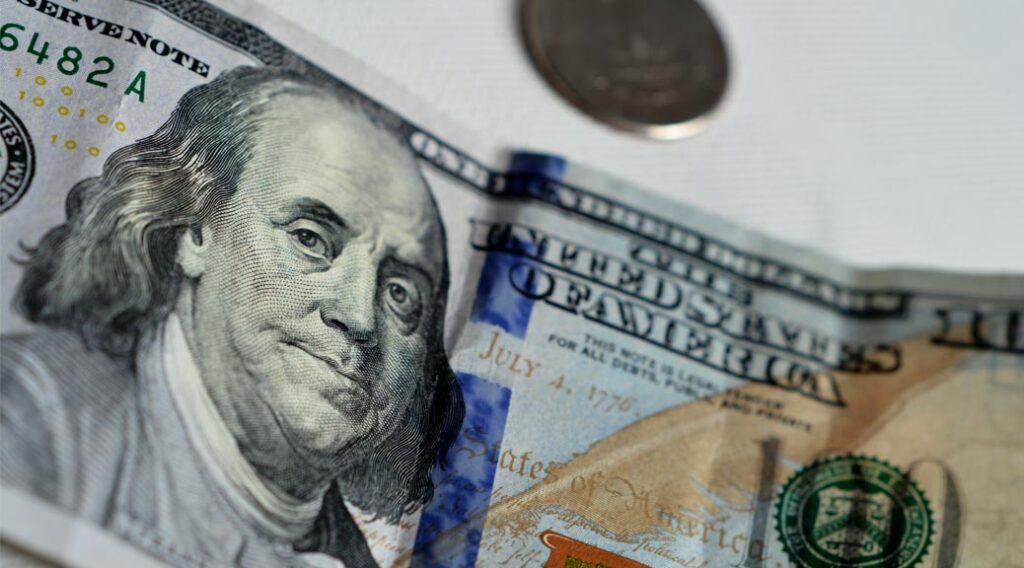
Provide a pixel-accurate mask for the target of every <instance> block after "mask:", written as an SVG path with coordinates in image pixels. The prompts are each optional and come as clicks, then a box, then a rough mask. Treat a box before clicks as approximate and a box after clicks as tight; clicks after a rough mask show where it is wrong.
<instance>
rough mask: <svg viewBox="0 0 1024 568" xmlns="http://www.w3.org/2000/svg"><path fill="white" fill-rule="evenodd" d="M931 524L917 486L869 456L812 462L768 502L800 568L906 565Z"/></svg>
mask: <svg viewBox="0 0 1024 568" xmlns="http://www.w3.org/2000/svg"><path fill="white" fill-rule="evenodd" d="M932 525H933V522H932V512H931V509H930V508H929V506H928V499H927V498H925V496H924V493H923V492H922V491H921V490H920V489H919V488H918V487H917V484H915V483H914V481H913V480H912V479H910V477H909V476H907V475H906V474H904V473H903V472H902V471H900V470H899V469H898V468H896V467H895V466H893V465H891V464H889V463H888V462H885V461H883V460H880V459H878V458H875V457H871V456H858V455H846V456H836V457H831V458H827V459H822V460H817V461H815V462H814V463H812V464H810V465H809V466H807V467H804V468H802V469H800V470H799V471H797V472H796V473H795V474H793V476H792V477H790V478H789V480H788V481H787V482H786V485H785V486H784V487H783V488H782V491H781V493H780V494H779V497H778V502H777V503H776V506H775V529H776V531H778V537H779V540H780V541H781V542H782V546H783V548H784V549H785V550H786V554H787V555H788V556H789V558H790V560H792V561H793V562H794V563H796V564H797V565H798V566H802V567H807V568H828V567H832V566H856V567H857V568H911V567H913V566H915V565H916V564H917V563H919V562H920V561H921V560H922V559H923V558H924V556H925V554H927V552H928V548H929V547H930V546H931V543H932V531H933V526H932Z"/></svg>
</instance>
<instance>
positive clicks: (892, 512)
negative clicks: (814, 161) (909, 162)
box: [0, 0, 1024, 568]
mask: <svg viewBox="0 0 1024 568" xmlns="http://www.w3.org/2000/svg"><path fill="white" fill-rule="evenodd" d="M0 5H2V6H3V10H2V12H0V76H2V77H3V80H2V81H0V138H2V140H3V146H2V151H3V153H2V162H0V164H2V172H0V215H2V217H0V248H2V251H0V252H2V255H0V257H2V258H0V263H2V264H0V291H2V298H0V317H2V320H0V325H2V334H0V377H2V381H0V382H2V393H0V394H2V396H0V417H2V426H0V428H2V429H0V481H2V494H0V499H2V503H0V530H2V537H3V539H4V541H5V542H8V543H9V546H8V547H6V548H5V550H4V559H5V561H9V562H27V560H23V559H24V558H27V557H26V556H25V555H24V551H28V552H31V553H34V554H37V555H40V556H41V557H44V558H47V559H49V560H51V561H54V562H58V563H62V564H67V565H74V566H148V565H171V566H180V567H192V566H348V567H359V566H473V565H480V566H547V567H559V568H562V567H566V568H570V567H573V568H575V567H584V566H586V567H596V566H607V567H611V566H623V567H636V566H685V567H691V566H747V567H762V566H763V567H775V566H860V567H874V566H879V567H881V566H886V567H889V566H900V567H903V566H907V567H909V566H939V567H948V566H1014V565H1021V563H1022V557H1024V548H1022V546H1024V545H1022V543H1021V541H1020V539H1019V537H1018V535H1019V532H1020V527H1021V526H1024V518H1022V513H1021V511H1022V510H1024V490H1022V489H1021V487H1022V483H1021V472H1022V471H1024V439H1022V437H1021V432H1022V430H1024V317H1022V313H1024V276H1022V275H962V274H945V273H935V272H925V271H918V270H882V271H879V270H871V271H868V270H858V269H855V268H852V267H849V266H845V265H843V264H841V263H838V262H835V261H833V260H830V259H829V258H827V257H825V256H823V255H822V254H819V253H817V252H814V251H811V250H808V249H803V248H800V247H795V246H791V245H788V244H785V243H781V242H778V241H776V240H773V239H770V238H767V237H765V236H764V235H760V234H757V233H755V232H751V231H747V230H744V229H743V228H741V227H737V226H735V225H734V224H731V223H729V222H728V221H726V220H723V219H719V218H716V217H713V216H710V215H707V214H704V213H701V212H700V211H697V210H695V209H693V208H690V207H687V206H685V205H682V204H679V203H675V202H672V201H668V200H665V199H663V198H659V197H656V196H653V195H650V194H647V193H645V192H643V191H642V190H640V189H638V188H635V187H633V186H631V185H630V184H628V183H626V182H623V181H620V180H617V179H615V178H613V177H611V176H608V175H605V174H601V173H598V172H596V171H594V170H590V169H587V168H585V167H582V166H579V165H577V164H570V163H567V162H566V161H565V160H564V159H562V158H561V157H559V156H556V155H549V154H535V153H528V152H510V151H508V150H507V149H506V148H504V147H503V146H501V145H498V144H489V143H487V142H485V141H481V140H479V139H478V138H476V137H474V136H473V135H470V134H468V133H466V132H465V131H463V130H461V129H460V128H458V127H457V126H455V125H452V124H450V123H449V122H448V121H446V120H445V119H444V118H443V117H438V116H436V114H434V113H432V112H430V110H429V109H426V108H424V107H423V106H422V105H420V104H418V103H417V102H416V101H415V100H413V99H412V98H411V97H409V96H408V95H407V94H405V93H404V92H403V91H402V90H401V89H399V88H396V87H395V86H394V85H392V84H390V83H388V82H387V81H385V80H383V79H381V78H379V77H377V76H376V75H374V74H373V73H372V72H371V71H369V70H367V69H365V68H364V67H363V66H362V65H360V64H359V63H358V62H357V61H354V60H352V59H350V58H348V57H346V56H345V55H343V54H340V53H337V52H335V51H333V50H330V49H328V48H325V47H324V46H323V45H321V44H319V43H318V42H317V41H316V40H315V39H313V38H310V37H309V36H308V35H307V34H305V33H303V32H302V31H301V30H297V29H294V28H292V27H290V26H288V25H287V24H285V23H283V22H281V21H279V19H277V18H275V17H274V16H273V15H272V14H268V13H263V12H261V11H260V10H259V9H256V8H253V7H252V6H248V5H245V6H243V5H239V4H233V3H227V2H221V3H218V4H217V5H210V4H205V3H202V2H199V1H195V0H167V1H164V0H130V1H129V0H124V1H113V0H110V1H104V2H99V1H96V0H80V1H78V2H71V1H68V0H60V1H50V0H18V1H16V2H15V1H10V0H6V1H4V2H3V3H2V4H0Z"/></svg>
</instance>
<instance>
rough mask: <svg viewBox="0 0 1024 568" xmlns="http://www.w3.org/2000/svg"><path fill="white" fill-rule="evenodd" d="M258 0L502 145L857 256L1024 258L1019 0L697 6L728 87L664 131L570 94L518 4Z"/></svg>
mask: <svg viewBox="0 0 1024 568" xmlns="http://www.w3.org/2000/svg"><path fill="white" fill-rule="evenodd" d="M260 1H262V2H265V3H266V4H267V5H268V6H269V7H271V8H272V9H273V10H275V11H277V12H278V13H280V14H281V15H283V16H284V17H286V18H288V19H290V20H292V21H293V22H294V23H296V24H298V25H300V26H302V27H304V28H306V29H308V30H310V31H311V32H312V33H314V34H316V35H318V36H319V37H320V38H321V39H323V40H326V41H327V42H329V43H331V44H332V45H334V46H336V47H338V48H339V49H341V50H343V51H345V52H347V53H348V54H350V55H352V56H354V57H356V58H358V59H361V60H363V61H364V62H365V63H366V64H367V65H368V66H369V67H371V68H373V69H374V70H376V71H377V72H379V73H381V74H383V75H385V76H387V77H388V78H390V79H391V80H393V81H395V82H396V83H398V84H399V85H401V86H402V87H404V88H405V89H406V90H407V91H409V92H411V93H413V94H414V95H416V96H418V97H419V98H420V99H422V100H423V101H424V102H425V103H426V104H427V106H429V107H431V108H433V109H435V110H437V111H439V112H441V113H443V114H445V115H447V116H448V117H450V118H451V119H452V120H454V121H456V122H457V123H459V124H461V125H462V126H464V127H466V128H469V129H470V130H473V131H476V133H477V134H479V135H480V136H486V137H488V138H489V139H491V140H493V141H496V142H500V143H502V144H505V145H507V146H509V147H510V148H528V149H534V150H542V151H550V152H554V153H558V154H561V155H563V156H565V157H567V158H569V159H570V160H573V161H576V162H580V163H583V164H587V165H589V166H592V167H597V168H599V169H602V170H604V171H607V172H610V173H613V174H615V175H616V176H619V177H622V178H625V179H628V180H631V181H634V182H637V183H639V184H640V185H642V186H645V187H647V188H649V189H651V190H653V191H656V192H660V193H664V194H667V195H671V196H673V197H675V198H678V199H681V200H684V201H687V202H689V203H691V204H694V205H697V206H699V207H702V208H704V209H707V210H710V211H713V212H715V213H718V214H720V215H724V216H727V217H730V218H732V219H734V220H737V221H740V222H742V223H744V224H746V225H749V226H753V227H756V228H758V229H761V230H763V231H766V232H768V233H770V234H772V235H776V236H779V237H782V238H785V239H788V240H791V241H794V242H797V243H801V244H805V245H810V246H813V247H815V248H818V249H820V250H823V251H827V252H829V253H830V254H832V255H835V256H838V257H840V258H842V259H844V260H847V261H850V262H853V263H856V264H859V265H866V266H872V267H882V266H890V265H894V264H901V265H912V266H920V267H936V268H946V269H954V270H982V271H1000V272H1005V271H1012V272H1017V273H1020V272H1024V33H1021V31H1020V22H1021V21H1024V2H1021V1H1017V0H988V1H986V2H984V3H980V4H979V3H972V2H935V1H934V0H929V1H926V0H902V1H901V2H891V1H889V0H858V1H857V2H820V1H816V0H773V1H772V2H750V1H741V0H707V1H706V2H705V6H706V7H707V8H708V9H709V10H710V11H711V13H712V15H713V16H714V17H715V19H716V21H717V23H718V25H719V26H720V28H721V30H722V32H723V34H724V36H725V39H726V43H727V48H728V49H729V51H730V57H731V60H732V61H731V62H732V76H731V84H730V87H729V90H728V93H727V95H726V100H725V101H724V103H723V106H722V107H721V109H720V111H719V112H718V114H717V116H716V118H715V120H713V121H712V123H711V125H710V126H709V128H708V129H707V130H705V131H704V132H702V133H700V134H698V135H696V136H695V137H692V138H689V139H684V140H681V141H676V142H668V143H666V142H655V141H649V140H645V139H642V138H638V137H635V136H633V135H628V134H625V133H621V132H618V131H615V130H612V129H609V128H607V127H605V126H603V125H600V124H598V123H596V122H593V121H592V120H591V119H589V118H588V117H587V116H585V115H583V114H581V113H579V112H577V111H576V110H575V109H574V108H573V107H570V106H569V105H568V104H566V103H564V102H563V100H562V99H561V98H560V97H559V96H558V95H556V94H555V93H554V91H552V90H551V89H550V88H549V87H548V86H547V84H546V83H544V81H543V80H542V79H541V78H540V76H539V75H538V74H537V73H536V71H535V70H534V68H533V66H532V64H531V63H530V61H529V59H528V57H527V55H526V52H525V50H524V48H523V45H522V42H521V40H520V36H519V27H518V17H517V2H516V1H515V0H445V1H444V2H427V1H424V0H388V1H386V2H384V1H379V2H369V1H366V0H289V1H288V2H273V1H271V0H260ZM595 1H597V0H595ZM441 134H443V133H441ZM468 150H470V151H472V149H468Z"/></svg>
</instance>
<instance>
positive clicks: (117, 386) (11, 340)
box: [0, 329, 134, 406]
mask: <svg viewBox="0 0 1024 568" xmlns="http://www.w3.org/2000/svg"><path fill="white" fill-rule="evenodd" d="M0 367H2V369H3V373H2V377H3V381H4V382H7V381H9V380H13V381H17V382H21V383H25V382H30V383H33V384H35V385H38V387H39V388H38V389H34V390H36V392H39V393H40V394H42V393H43V392H44V391H45V390H50V389H52V390H55V391H59V392H60V395H61V398H66V397H74V399H75V400H74V401H73V402H76V403H81V404H89V403H96V404H100V405H104V406H105V405H107V404H109V403H110V402H111V400H110V399H111V398H123V397H124V394H125V392H124V391H125V390H131V389H132V385H133V384H134V375H133V372H132V368H131V364H130V363H129V362H128V361H126V360H123V359H117V358H113V357H111V356H109V355H107V354H106V353H104V352H102V351H100V350H98V349H92V348H90V347H88V346H87V345H86V344H85V343H84V342H83V341H82V339H81V337H80V336H79V335H78V334H75V333H71V332H68V331H63V330H55V329H41V330H39V331H36V332H32V333H24V334H11V335H4V336H2V337H0Z"/></svg>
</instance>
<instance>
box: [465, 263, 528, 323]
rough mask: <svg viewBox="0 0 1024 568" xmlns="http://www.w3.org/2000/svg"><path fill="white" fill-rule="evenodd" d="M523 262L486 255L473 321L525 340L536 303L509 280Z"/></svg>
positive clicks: (474, 303)
mask: <svg viewBox="0 0 1024 568" xmlns="http://www.w3.org/2000/svg"><path fill="white" fill-rule="evenodd" d="M521 262H523V259H521V258H518V257H515V256H512V255H508V254H503V253H490V254H488V255H487V258H486V259H484V267H483V269H482V270H481V271H480V282H479V283H478V284H477V287H476V298H475V299H474V300H473V310H472V311H471V312H470V314H469V319H470V321H477V322H484V323H489V324H491V325H496V326H498V327H500V328H501V329H503V330H505V332H506V333H508V334H510V335H512V336H514V337H518V338H519V339H522V338H524V337H526V328H527V327H528V326H529V325H530V314H531V313H532V312H533V300H531V299H530V298H527V297H526V296H523V295H522V294H520V293H519V292H518V291H517V290H516V289H515V288H513V287H512V281H511V280H510V278H509V274H510V272H511V270H512V266H513V265H515V264H517V263H521Z"/></svg>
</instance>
